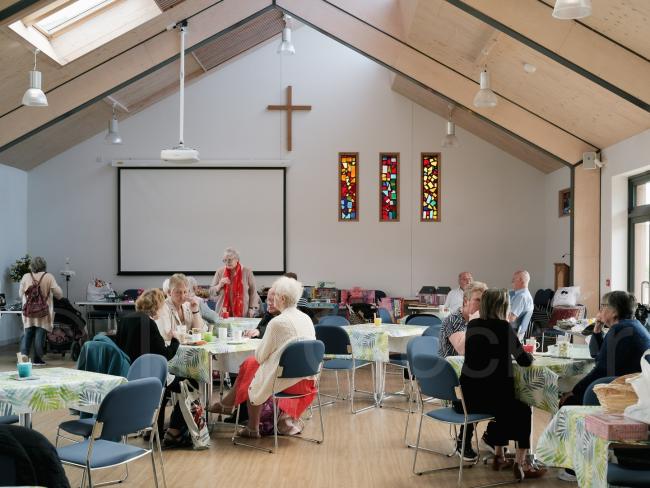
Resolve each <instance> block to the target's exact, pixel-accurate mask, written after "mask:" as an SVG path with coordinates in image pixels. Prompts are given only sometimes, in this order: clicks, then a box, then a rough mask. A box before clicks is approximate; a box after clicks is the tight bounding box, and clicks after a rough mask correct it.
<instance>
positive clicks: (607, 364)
mask: <svg viewBox="0 0 650 488" xmlns="http://www.w3.org/2000/svg"><path fill="white" fill-rule="evenodd" d="M601 302H602V304H601V306H600V311H599V312H598V316H597V318H596V324H595V325H594V334H593V337H592V339H591V341H590V342H589V349H590V351H591V354H592V356H593V357H594V358H595V359H596V365H595V366H594V368H593V369H592V370H591V372H590V373H589V374H587V376H585V377H584V378H583V379H582V380H580V382H579V383H578V384H577V385H576V386H575V387H574V388H573V391H571V392H569V393H566V394H565V395H564V396H563V397H562V405H582V398H583V397H584V394H585V391H586V389H587V387H588V386H589V385H590V384H591V383H592V382H593V381H595V380H597V379H599V378H603V377H605V376H623V375H626V374H630V373H638V372H640V371H641V357H642V356H643V353H644V352H645V351H647V350H648V349H650V333H649V332H648V331H647V330H646V328H645V327H643V325H641V322H639V321H638V320H636V319H635V318H634V313H635V312H636V307H637V303H636V298H634V296H633V295H631V294H630V293H628V292H626V291H612V292H609V293H605V294H604V295H603V299H602V300H601ZM604 326H607V327H609V332H608V333H607V335H603V327H604Z"/></svg>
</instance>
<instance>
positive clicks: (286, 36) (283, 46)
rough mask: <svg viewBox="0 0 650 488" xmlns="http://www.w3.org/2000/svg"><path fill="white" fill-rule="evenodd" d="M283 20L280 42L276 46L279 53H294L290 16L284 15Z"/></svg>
mask: <svg viewBox="0 0 650 488" xmlns="http://www.w3.org/2000/svg"><path fill="white" fill-rule="evenodd" d="M283 20H284V29H282V42H281V43H280V47H279V48H278V52H279V53H280V54H296V48H295V47H294V45H293V42H291V16H289V15H285V16H284V17H283Z"/></svg>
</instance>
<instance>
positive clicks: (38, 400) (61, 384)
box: [0, 368, 126, 415]
mask: <svg viewBox="0 0 650 488" xmlns="http://www.w3.org/2000/svg"><path fill="white" fill-rule="evenodd" d="M32 375H33V377H35V378H36V379H32V380H23V381H18V380H15V379H13V378H12V377H15V376H17V374H16V372H13V371H9V372H2V373H0V415H12V414H13V415H18V414H23V413H32V412H45V411H48V410H59V409H63V408H71V407H83V406H89V405H97V404H99V403H101V401H102V399H103V398H104V397H105V396H106V394H107V393H108V392H109V391H111V390H112V389H113V388H115V387H116V386H119V385H121V384H122V383H126V378H123V377H121V376H111V375H107V374H100V373H92V372H89V371H79V370H77V369H71V368H43V369H34V370H33V372H32Z"/></svg>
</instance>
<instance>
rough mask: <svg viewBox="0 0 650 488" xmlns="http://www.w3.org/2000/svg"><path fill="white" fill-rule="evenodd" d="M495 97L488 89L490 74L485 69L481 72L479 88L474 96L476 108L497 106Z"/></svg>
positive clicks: (490, 89)
mask: <svg viewBox="0 0 650 488" xmlns="http://www.w3.org/2000/svg"><path fill="white" fill-rule="evenodd" d="M497 101H498V100H497V96H496V94H495V93H494V92H493V91H492V88H490V74H489V73H488V70H487V67H486V68H483V71H481V88H480V90H479V91H478V92H477V93H476V95H475V96H474V106H475V107H476V108H493V107H496V106H497Z"/></svg>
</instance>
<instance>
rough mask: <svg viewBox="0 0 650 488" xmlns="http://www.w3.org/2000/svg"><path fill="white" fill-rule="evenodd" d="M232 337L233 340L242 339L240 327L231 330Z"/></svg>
mask: <svg viewBox="0 0 650 488" xmlns="http://www.w3.org/2000/svg"><path fill="white" fill-rule="evenodd" d="M232 339H233V340H234V341H241V339H242V331H241V329H233V330H232Z"/></svg>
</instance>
